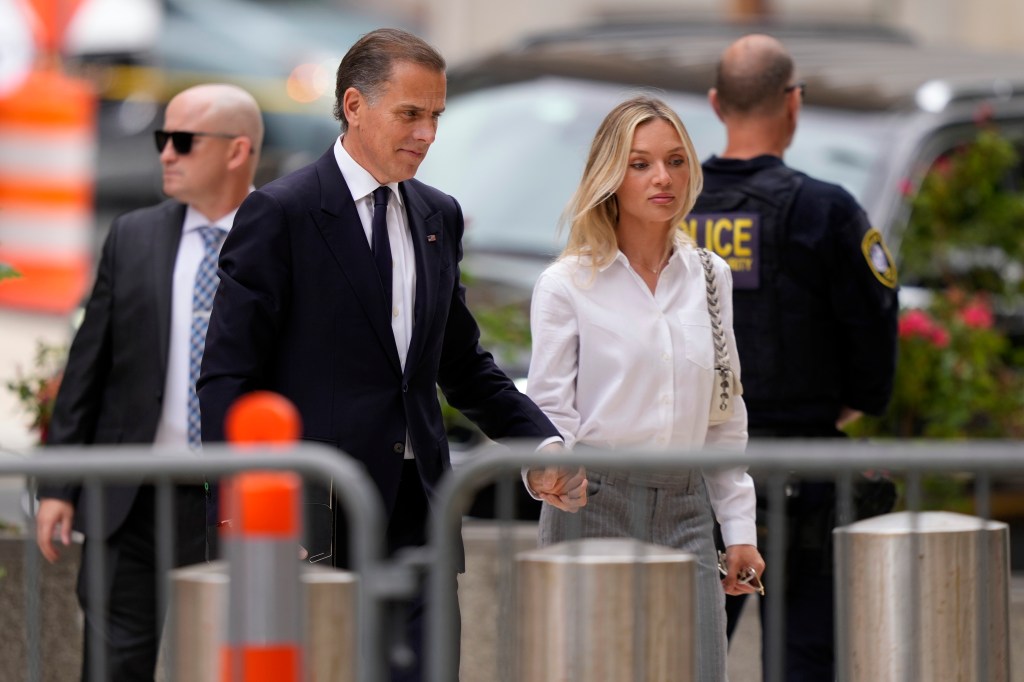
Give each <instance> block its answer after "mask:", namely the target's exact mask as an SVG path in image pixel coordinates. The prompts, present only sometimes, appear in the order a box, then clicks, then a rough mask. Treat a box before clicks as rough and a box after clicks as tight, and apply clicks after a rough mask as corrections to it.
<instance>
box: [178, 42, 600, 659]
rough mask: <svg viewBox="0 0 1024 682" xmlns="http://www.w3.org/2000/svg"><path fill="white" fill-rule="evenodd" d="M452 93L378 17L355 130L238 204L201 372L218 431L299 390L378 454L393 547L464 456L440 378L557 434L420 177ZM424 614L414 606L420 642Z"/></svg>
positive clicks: (430, 61) (341, 434)
mask: <svg viewBox="0 0 1024 682" xmlns="http://www.w3.org/2000/svg"><path fill="white" fill-rule="evenodd" d="M445 91H446V79H445V62H444V59H443V58H442V57H441V55H440V54H438V53H437V51H436V50H434V49H433V48H432V47H430V46H429V45H427V44H426V43H425V42H424V41H422V40H421V39H419V38H417V37H416V36H414V35H411V34H409V33H406V32H404V31H400V30H395V29H380V30H377V31H373V32H371V33H369V34H367V35H365V36H363V37H362V38H361V39H360V40H359V41H358V42H357V43H356V44H355V45H353V46H352V48H351V49H350V50H349V52H348V53H347V54H346V55H345V57H344V58H343V59H342V61H341V64H340V66H339V67H338V77H337V84H336V91H335V95H336V101H335V109H334V113H335V117H336V118H337V119H338V120H339V121H340V122H341V128H342V134H341V136H340V137H339V138H338V139H337V140H336V141H335V143H334V145H333V146H332V147H331V148H330V149H328V150H327V152H326V153H325V154H324V155H323V156H322V157H320V159H319V160H317V161H316V162H314V163H312V164H311V165H309V166H307V167H305V168H302V169H300V170H298V171H296V172H294V173H292V174H290V175H287V176H285V177H283V178H280V179H279V180H277V181H275V182H272V183H270V184H268V185H266V186H264V187H263V188H261V189H260V190H257V191H256V192H253V193H252V194H251V195H250V196H249V197H248V198H247V199H246V201H245V202H244V203H243V205H242V207H241V208H240V209H239V212H238V214H237V216H236V219H235V223H234V227H233V228H232V231H231V235H230V237H229V238H228V240H227V242H226V243H225V245H224V248H223V251H222V252H221V260H220V279H221V282H220V288H219V290H218V292H217V297H216V300H215V302H214V306H213V313H212V317H211V320H210V328H209V333H208V336H207V341H206V350H205V355H204V358H203V367H202V373H201V376H200V379H199V383H198V389H199V398H200V402H201V405H202V417H203V437H204V440H222V438H223V424H224V417H225V413H226V412H227V410H228V408H229V407H230V406H231V404H232V403H233V402H234V401H235V400H236V399H237V398H238V397H240V396H241V395H243V394H245V393H248V392H250V391H254V390H271V391H276V392H278V393H281V394H283V395H284V396H286V397H287V398H289V399H290V400H291V401H292V402H294V403H295V405H296V407H297V408H298V410H299V413H300V414H301V417H302V427H303V438H304V439H306V440H310V441H316V442H321V443H327V444H330V445H333V446H335V447H337V448H339V449H341V450H342V451H344V452H345V453H347V454H349V455H351V456H352V457H354V458H356V459H357V460H359V461H360V462H362V464H363V465H364V466H365V467H366V469H367V471H368V472H369V474H370V476H371V477H372V479H373V481H374V482H375V483H376V485H377V487H378V489H379V492H380V495H381V497H382V499H383V501H384V507H385V509H386V510H387V512H388V514H389V521H388V529H387V545H388V549H389V551H392V552H393V551H395V550H397V549H399V548H401V547H406V546H415V545H423V544H425V542H426V538H425V526H426V520H427V518H428V516H429V500H430V499H431V498H432V497H433V495H434V494H435V492H436V489H437V485H438V482H439V480H440V479H441V477H442V476H443V475H444V473H445V472H446V471H448V470H449V469H450V468H451V464H450V460H449V453H448V441H447V438H446V435H445V428H444V422H443V420H442V418H441V407H440V404H439V402H438V398H437V386H440V387H441V389H442V391H444V394H445V396H446V398H447V399H448V401H449V402H450V403H451V404H452V405H453V406H455V407H456V408H458V409H460V410H461V411H462V412H463V413H464V414H466V415H467V416H468V417H470V418H471V419H473V420H474V421H475V422H476V423H477V424H478V425H479V426H480V427H481V428H482V430H483V431H484V432H485V433H487V435H489V436H490V437H492V438H528V439H533V440H534V441H535V442H538V444H541V445H543V444H545V443H546V442H558V441H559V439H558V431H557V430H556V429H555V428H554V426H552V425H551V423H550V422H549V421H548V419H547V418H546V417H545V416H544V415H543V413H541V411H540V410H539V409H538V408H537V407H536V406H535V405H534V404H533V403H532V402H531V401H530V400H529V399H528V398H527V397H526V396H524V395H523V394H522V393H520V392H519V391H518V390H516V388H515V387H514V385H513V383H512V381H511V380H510V379H509V378H508V377H507V376H506V375H505V374H504V373H503V372H502V371H501V370H500V369H499V368H498V367H497V366H496V365H495V363H494V360H493V359H492V357H491V355H490V354H489V353H487V352H486V351H484V350H483V349H482V348H481V347H480V343H479V339H480V332H479V329H478V327H477V324H476V322H475V321H474V319H473V316H472V315H471V314H470V312H469V309H468V308H467V307H466V302H465V296H464V288H463V287H462V285H461V283H460V280H459V261H460V259H461V257H462V247H461V239H462V233H463V228H464V226H463V220H462V211H461V209H460V207H459V204H458V202H456V200H455V199H454V198H452V197H450V196H448V195H446V194H444V193H443V192H440V191H438V190H436V189H434V188H432V187H428V186H427V185H424V184H423V183H421V182H419V181H417V180H414V179H413V176H414V175H415V173H416V170H417V169H418V167H419V165H420V162H421V161H423V159H424V157H425V156H426V153H427V150H428V149H429V148H430V145H431V144H432V143H433V141H434V137H435V134H436V132H437V125H438V119H439V118H440V116H441V113H442V111H443V110H444V106H445ZM469 162H471V160H470V159H467V163H469ZM495 189H500V188H495ZM546 482H547V487H546V488H544V489H543V490H542V491H541V492H544V493H546V494H547V497H546V499H548V501H551V502H552V503H554V504H558V505H559V506H561V507H562V508H565V509H575V508H577V507H578V506H580V505H581V504H582V503H584V501H585V492H586V483H585V480H584V478H583V475H582V472H558V473H557V474H555V473H552V475H550V476H548V477H547V479H546ZM337 549H340V547H339V548H337ZM453 578H454V576H453ZM422 617H423V614H422V605H417V606H414V608H413V610H412V611H411V612H410V617H409V623H408V627H407V632H408V634H409V639H410V643H411V644H412V645H413V648H414V651H417V652H418V651H419V650H420V646H421V641H420V640H421V624H422ZM418 669H419V657H417V663H416V664H415V665H414V666H413V667H412V668H411V669H407V670H404V671H394V672H393V675H394V678H393V679H419V670H418Z"/></svg>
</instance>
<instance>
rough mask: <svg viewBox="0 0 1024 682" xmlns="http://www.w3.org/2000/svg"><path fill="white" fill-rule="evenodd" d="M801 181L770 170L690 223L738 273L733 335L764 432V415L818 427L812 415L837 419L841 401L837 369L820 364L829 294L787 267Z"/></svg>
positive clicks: (701, 209)
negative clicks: (822, 310)
mask: <svg viewBox="0 0 1024 682" xmlns="http://www.w3.org/2000/svg"><path fill="white" fill-rule="evenodd" d="M802 182H803V176H802V175H800V174H799V173H797V172H796V171H794V170H792V169H790V168H787V167H786V166H781V165H780V166H773V167H770V168H766V169H764V170H761V171H759V172H757V173H755V174H753V175H751V176H749V177H748V178H747V179H746V180H745V181H744V182H743V183H742V184H737V185H733V186H731V187H728V188H725V189H719V190H715V191H709V190H707V189H705V190H704V192H703V193H702V194H701V195H700V197H699V198H698V199H697V203H696V205H695V206H694V208H693V211H692V212H691V213H690V215H689V216H688V218H687V220H686V222H687V227H688V228H689V232H690V234H691V235H692V236H694V238H695V240H696V241H697V243H698V245H700V246H705V247H706V248H709V249H711V250H713V251H715V252H716V253H718V255H720V256H722V257H723V258H724V259H725V260H726V262H728V263H729V265H730V267H731V268H732V275H733V285H734V286H733V311H734V316H733V328H734V330H735V332H736V343H737V346H738V348H739V355H740V366H741V371H742V376H743V399H744V401H745V402H746V403H747V407H748V410H749V412H750V422H751V426H754V425H757V424H759V422H760V425H765V423H764V421H763V420H762V419H761V417H762V415H763V416H764V418H765V419H767V420H768V422H772V421H774V419H773V418H772V417H769V416H768V415H769V414H784V415H786V416H785V419H786V420H787V421H788V420H789V419H794V420H796V421H804V422H805V423H806V421H817V415H813V414H811V413H813V412H818V411H819V410H820V411H821V414H822V415H824V414H833V415H834V412H833V411H832V410H833V409H834V403H835V402H836V401H837V400H838V383H839V382H838V377H837V376H833V375H834V371H833V370H835V369H836V368H825V367H822V366H821V364H820V360H821V358H822V356H823V355H824V349H823V348H822V347H821V346H820V345H819V344H824V343H826V336H827V335H826V334H823V333H822V330H820V329H814V318H815V317H817V318H818V319H819V320H820V319H821V318H820V317H818V316H817V314H816V312H817V311H816V309H817V308H819V307H820V303H816V302H815V301H816V300H817V301H820V298H821V293H822V292H820V291H817V292H816V291H811V290H810V289H812V288H813V287H811V286H809V285H808V284H807V283H801V282H798V281H796V280H795V279H794V278H793V277H792V276H791V275H790V274H789V273H788V272H787V269H786V267H785V266H786V258H787V255H788V254H787V252H786V235H787V229H788V228H787V225H788V217H789V214H790V209H791V207H792V204H793V200H794V198H795V197H796V194H797V191H798V190H799V188H800V186H801V184H802ZM822 403H824V404H822ZM822 408H824V409H823V410H822ZM801 415H802V416H801ZM832 419H833V420H834V416H833V417H832Z"/></svg>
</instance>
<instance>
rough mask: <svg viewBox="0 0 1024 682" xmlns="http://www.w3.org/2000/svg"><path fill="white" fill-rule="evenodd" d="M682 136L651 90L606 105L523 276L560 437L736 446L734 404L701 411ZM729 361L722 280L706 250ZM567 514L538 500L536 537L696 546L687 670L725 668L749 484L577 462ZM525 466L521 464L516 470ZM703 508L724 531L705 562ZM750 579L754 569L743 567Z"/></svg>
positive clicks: (727, 290)
mask: <svg viewBox="0 0 1024 682" xmlns="http://www.w3.org/2000/svg"><path fill="white" fill-rule="evenodd" d="M701 185H702V176H701V168H700V163H699V161H698V160H697V156H696V152H695V151H694V148H693V143H692V142H691V141H690V138H689V135H688V134H687V132H686V129H685V127H684V126H683V124H682V122H681V121H680V120H679V117H678V116H677V115H676V114H675V112H673V111H672V110H671V109H670V108H669V107H668V106H666V105H665V104H664V103H663V102H661V101H660V100H658V99H655V98H652V97H648V96H637V97H634V98H632V99H629V100H628V101H625V102H623V103H621V104H620V105H618V106H617V107H615V108H614V109H613V110H612V111H611V112H610V113H609V114H608V115H607V117H606V118H605V120H604V122H603V123H602V124H601V126H600V128H599V129H598V131H597V135H596V136H595V138H594V141H593V143H592V145H591V148H590V155H589V157H588V159H587V163H586V168H585V170H584V172H583V179H582V181H581V182H580V185H579V188H578V189H577V191H576V194H575V196H574V197H573V199H572V201H571V203H570V205H569V208H568V209H567V211H566V222H567V223H568V226H569V241H568V245H567V246H566V249H565V251H564V252H563V253H562V255H561V256H560V257H559V258H558V260H557V261H556V262H555V263H553V264H552V265H551V266H550V267H548V269H547V270H545V272H544V273H543V274H542V275H541V277H540V279H539V280H538V281H537V284H536V287H535V289H534V294H533V304H532V312H531V326H532V331H533V355H532V360H531V362H530V373H529V380H528V383H527V386H528V393H529V395H530V397H531V398H532V399H533V400H534V402H536V403H537V405H538V406H539V407H540V408H541V409H542V410H544V412H545V414H547V416H548V418H550V419H551V421H552V422H553V423H554V424H555V426H556V427H558V429H559V431H560V432H561V435H562V437H563V438H564V439H565V442H566V445H567V446H568V447H576V448H579V447H581V446H589V447H594V448H603V449H620V450H624V451H628V450H639V449H645V450H651V449H657V450H679V451H686V450H698V449H701V448H708V449H721V450H734V451H742V450H743V449H744V448H745V446H746V442H747V419H746V410H745V408H744V406H743V402H742V399H741V398H740V397H739V396H734V398H733V399H734V400H735V403H734V410H733V415H732V417H731V418H730V419H728V420H727V421H725V422H723V423H719V424H717V425H711V424H710V417H709V414H710V408H711V398H712V392H713V382H714V377H713V366H714V348H713V345H712V333H711V319H710V315H709V309H708V303H707V295H706V282H705V273H704V268H703V266H702V262H701V258H700V255H699V254H698V252H697V250H696V249H695V248H694V245H693V243H692V241H691V240H689V239H688V238H687V237H686V236H685V235H684V233H683V232H682V231H681V230H680V229H679V228H678V225H679V224H680V221H681V220H682V218H683V217H684V216H685V215H686V214H687V213H688V212H689V210H690V208H691V207H692V206H693V203H694V201H695V200H696V198H697V195H698V194H699V193H700V190H701ZM712 263H713V267H714V274H715V278H716V280H717V283H718V288H719V293H720V297H719V300H720V304H721V318H722V324H723V326H724V327H725V330H726V337H727V344H728V348H729V356H730V358H731V362H732V370H733V373H734V375H735V376H736V377H738V376H739V370H740V368H739V366H738V362H737V360H736V358H737V357H738V356H737V352H736V347H735V339H734V336H733V332H732V304H731V299H732V279H731V275H730V272H729V268H728V266H727V265H726V264H725V262H724V261H722V260H721V259H720V258H718V257H717V256H712ZM587 478H588V480H589V490H588V502H587V505H586V506H585V507H583V508H582V509H580V510H579V512H578V516H577V515H570V514H567V513H565V512H562V511H559V510H558V509H556V508H555V507H554V506H552V505H550V504H545V505H544V507H543V509H542V511H541V521H540V541H541V544H542V545H547V544H551V543H555V542H560V541H562V540H565V539H570V538H573V537H576V536H577V534H582V536H583V537H625V536H634V537H639V538H640V539H642V540H646V541H648V542H654V543H657V544H661V545H666V546H670V547H675V548H678V549H683V550H686V551H688V552H692V553H693V554H695V555H696V556H697V557H698V562H699V569H698V575H699V578H698V586H699V587H698V618H699V628H698V630H699V634H698V638H699V639H698V642H697V652H698V669H699V673H700V676H699V679H700V680H704V681H718V680H724V679H726V672H725V671H726V668H725V658H726V637H725V612H724V600H725V594H726V593H728V594H744V593H749V592H752V591H754V588H753V587H752V586H751V583H749V582H748V583H741V582H740V580H739V578H740V576H743V575H746V574H747V573H748V572H749V571H750V570H753V572H754V573H756V575H757V577H758V579H759V578H760V575H761V573H762V571H763V570H764V561H763V560H762V558H761V555H760V554H759V553H758V551H757V548H756V546H755V545H756V532H755V526H754V505H755V500H754V486H753V482H752V481H751V479H750V476H749V475H747V473H746V469H745V468H729V469H718V470H714V471H704V472H701V471H699V470H692V471H687V470H678V469H677V470H674V471H668V472H664V473H657V474H651V473H640V472H632V473H624V472H620V471H616V472H611V471H608V472H605V471H598V470H588V471H587ZM530 480H532V479H531V477H528V481H530ZM716 517H717V519H718V521H719V523H720V524H721V526H722V534H723V536H724V540H725V543H726V545H727V553H726V554H727V562H726V565H727V575H726V576H725V578H724V579H722V578H721V575H720V574H719V570H718V565H717V553H716V550H715V545H714V539H713V525H714V520H715V518H716ZM751 582H753V583H754V584H756V581H751Z"/></svg>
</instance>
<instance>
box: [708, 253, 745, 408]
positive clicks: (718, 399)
mask: <svg viewBox="0 0 1024 682" xmlns="http://www.w3.org/2000/svg"><path fill="white" fill-rule="evenodd" d="M697 254H698V255H699V256H700V262H701V264H702V265H703V266H704V281H705V283H706V284H707V293H708V314H709V315H710V316H711V340H712V342H713V344H714V346H715V385H714V392H713V393H712V395H711V413H710V416H709V419H708V421H709V423H710V424H711V426H714V425H716V424H721V423H723V422H726V421H729V419H731V418H732V415H733V405H734V403H735V402H736V401H735V400H734V396H740V395H743V386H742V385H741V384H740V380H739V378H738V377H736V376H734V375H733V371H732V366H731V365H730V364H729V347H728V346H727V345H726V343H725V330H724V329H722V311H721V308H720V306H719V303H718V283H717V282H716V281H715V271H714V267H713V266H712V264H711V254H710V253H708V251H707V249H700V248H699V249H697Z"/></svg>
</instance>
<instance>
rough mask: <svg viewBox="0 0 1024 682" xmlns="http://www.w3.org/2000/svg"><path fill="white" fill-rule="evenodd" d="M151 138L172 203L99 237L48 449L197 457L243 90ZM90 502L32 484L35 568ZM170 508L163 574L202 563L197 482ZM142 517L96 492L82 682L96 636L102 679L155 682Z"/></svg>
mask: <svg viewBox="0 0 1024 682" xmlns="http://www.w3.org/2000/svg"><path fill="white" fill-rule="evenodd" d="M155 138H156V146H157V149H158V151H159V154H160V165H161V166H162V169H163V191H164V193H165V194H166V195H167V196H168V197H170V198H169V199H168V200H167V201H164V202H162V203H160V204H158V205H156V206H151V207H147V208H142V209H139V210H136V211H132V212H130V213H127V214H125V215H122V216H120V217H118V218H117V219H116V220H114V222H113V224H112V225H111V227H110V231H109V234H108V236H107V239H106V241H105V243H104V245H103V251H102V256H101V258H100V263H99V268H98V270H97V274H96V282H95V285H94V288H93V291H92V294H91V295H90V297H89V301H88V303H87V306H86V310H85V318H84V319H83V321H82V325H81V327H80V328H79V330H78V332H77V334H76V335H75V339H74V341H73V343H72V344H71V350H70V353H69V356H68V362H67V368H66V369H65V372H64V379H63V381H62V383H61V387H60V392H59V393H58V395H57V401H56V404H55V407H54V413H53V421H52V425H51V428H50V432H49V443H48V444H50V445H97V446H101V445H103V444H106V443H154V444H156V445H160V446H166V447H173V448H175V449H178V450H181V451H185V450H187V449H188V448H197V447H199V444H200V437H199V421H198V400H197V398H196V394H195V379H196V375H197V373H198V363H199V359H200V358H199V357H195V355H196V349H199V350H198V354H199V356H201V352H202V348H203V342H204V340H205V332H206V324H207V322H208V320H209V309H210V306H211V305H212V290H213V289H215V288H216V269H215V265H216V260H217V254H218V252H219V250H220V245H221V244H222V243H223V241H224V237H225V236H226V235H227V232H228V230H229V229H230V228H231V224H232V221H233V219H234V216H235V212H236V211H237V209H238V206H239V205H240V204H241V203H242V200H243V199H245V197H246V196H247V195H248V194H249V192H250V191H252V189H253V180H254V177H255V174H256V166H257V163H258V161H259V150H260V146H261V144H262V142H263V121H262V116H261V114H260V109H259V106H258V105H257V103H256V100H255V99H253V97H252V96H251V95H250V94H249V93H247V92H245V91H244V90H242V89H240V88H237V87H235V86H232V85H224V84H205V85H198V86H195V87H192V88H189V89H188V90H185V91H183V92H181V93H180V94H178V95H177V96H175V97H174V98H173V99H172V100H171V101H170V102H169V103H168V105H167V109H166V112H165V117H164V126H163V129H162V130H158V131H156V135H155ZM211 261H212V266H211ZM88 495H89V491H87V490H85V489H83V488H81V487H80V486H77V485H66V486H48V485H41V486H40V491H39V499H40V504H39V512H38V515H37V519H36V530H37V543H38V545H39V549H40V551H41V552H42V554H43V556H44V557H46V559H47V560H49V561H51V562H53V561H56V560H57V559H58V556H59V550H58V547H59V545H61V544H63V545H67V544H69V543H70V541H71V530H72V528H74V529H76V530H84V529H85V528H87V527H88V522H87V520H86V519H85V516H86V510H87V509H88V508H89V503H88V500H87V499H86V498H87V496H88ZM175 505H176V507H175V512H176V514H175V516H176V519H177V522H176V528H175V538H176V543H175V544H176V546H175V548H174V550H175V552H174V553H175V556H174V557H173V561H174V564H175V565H176V566H183V565H187V564H193V563H198V562H202V561H203V560H205V559H207V558H209V547H208V544H207V537H206V536H207V522H206V518H207V510H206V506H207V493H206V490H205V489H204V486H203V484H202V483H197V484H195V485H180V486H178V487H177V488H176V490H175ZM153 507H154V490H153V487H152V486H150V485H147V484H136V485H118V486H108V487H105V488H104V508H103V517H102V519H101V523H102V529H103V532H102V534H101V536H100V537H86V540H85V545H84V549H83V553H84V556H83V561H82V567H81V569H80V572H79V580H78V597H79V602H80V603H81V605H82V609H83V611H84V612H85V616H86V627H85V646H84V659H83V665H82V679H83V680H91V679H95V676H96V674H97V671H96V670H94V668H95V665H94V661H93V659H92V657H91V654H90V649H91V648H92V646H93V641H94V639H98V640H99V641H100V642H101V643H102V646H105V647H106V655H105V659H106V666H105V668H106V670H105V673H106V674H105V676H104V678H105V679H110V680H141V679H153V675H154V669H155V666H156V659H157V649H158V645H159V641H160V631H161V628H162V624H163V622H162V621H163V614H162V613H159V612H158V604H157V580H158V578H159V576H158V572H157V566H156V557H155V539H154V535H155V519H154V509H153ZM211 518H212V517H211ZM94 551H100V552H102V553H103V556H104V566H105V569H106V575H105V577H104V579H103V581H102V582H103V585H104V586H105V589H106V590H107V591H106V594H104V595H102V596H103V599H101V600H100V602H101V603H99V604H97V603H94V602H93V600H94V599H95V598H96V597H97V595H91V594H89V590H88V585H89V584H90V579H89V576H88V563H89V561H88V555H89V553H90V552H94ZM103 602H105V603H106V606H107V610H106V611H107V612H106V614H104V613H103V612H102V611H101V609H102V603H103Z"/></svg>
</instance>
